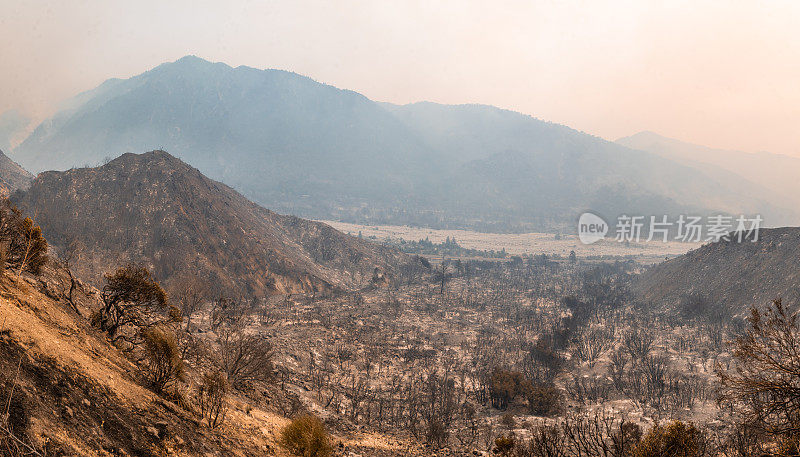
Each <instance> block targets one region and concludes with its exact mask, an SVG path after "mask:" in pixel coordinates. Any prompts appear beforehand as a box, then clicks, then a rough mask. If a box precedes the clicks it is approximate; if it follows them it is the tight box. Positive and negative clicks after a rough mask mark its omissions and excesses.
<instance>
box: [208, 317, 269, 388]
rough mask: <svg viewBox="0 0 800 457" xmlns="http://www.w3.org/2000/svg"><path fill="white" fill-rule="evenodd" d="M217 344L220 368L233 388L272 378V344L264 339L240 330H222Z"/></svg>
mask: <svg viewBox="0 0 800 457" xmlns="http://www.w3.org/2000/svg"><path fill="white" fill-rule="evenodd" d="M218 343H219V356H220V362H221V364H222V366H221V368H222V369H223V370H224V371H225V374H227V376H228V381H230V383H231V384H232V385H233V386H235V387H237V388H240V387H242V386H243V385H244V384H246V383H248V382H263V381H269V380H270V379H271V378H272V374H273V373H272V371H273V370H272V368H273V366H272V356H273V351H272V344H271V343H270V342H269V341H268V340H266V339H265V338H263V337H260V336H257V335H247V334H245V333H244V331H242V330H235V331H228V330H222V331H220V336H219V339H218Z"/></svg>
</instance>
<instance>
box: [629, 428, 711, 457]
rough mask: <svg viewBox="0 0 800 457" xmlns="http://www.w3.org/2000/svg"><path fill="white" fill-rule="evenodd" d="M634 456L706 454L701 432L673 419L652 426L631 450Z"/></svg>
mask: <svg viewBox="0 0 800 457" xmlns="http://www.w3.org/2000/svg"><path fill="white" fill-rule="evenodd" d="M633 455H634V457H701V456H705V455H707V453H706V440H705V436H704V435H703V432H702V431H701V430H700V429H698V428H697V427H695V426H694V425H692V424H691V423H689V424H687V423H684V422H681V421H674V422H672V423H670V424H669V425H667V426H666V427H664V426H661V425H656V426H654V427H653V428H652V429H651V430H650V431H649V432H648V433H647V435H645V437H644V438H642V441H641V442H640V443H639V444H638V445H637V446H636V449H634V451H633Z"/></svg>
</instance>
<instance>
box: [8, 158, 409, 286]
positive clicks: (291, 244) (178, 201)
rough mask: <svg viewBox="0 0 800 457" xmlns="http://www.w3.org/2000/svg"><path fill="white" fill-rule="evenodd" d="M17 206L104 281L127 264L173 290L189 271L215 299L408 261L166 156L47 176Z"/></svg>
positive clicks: (344, 277)
mask: <svg viewBox="0 0 800 457" xmlns="http://www.w3.org/2000/svg"><path fill="white" fill-rule="evenodd" d="M12 200H13V201H14V203H16V204H18V205H19V206H20V207H21V208H23V209H29V210H30V212H31V214H33V212H34V211H35V213H36V214H37V219H36V222H37V223H38V224H40V225H41V227H42V229H43V232H44V234H45V236H47V238H48V240H49V241H50V242H51V243H52V244H53V245H55V246H56V247H57V248H64V247H65V246H67V245H69V244H70V243H73V242H75V241H77V242H79V243H81V244H82V245H83V246H84V252H83V258H82V260H81V261H80V262H76V266H75V268H76V269H77V270H78V272H79V273H80V275H81V276H82V277H84V278H89V279H93V280H95V281H97V280H99V276H100V275H101V274H102V273H104V272H107V271H113V269H115V268H117V267H119V266H121V265H124V264H126V263H129V262H133V263H141V264H144V265H146V266H148V267H149V268H151V269H153V271H154V273H155V275H156V277H158V278H159V280H161V281H162V282H164V284H166V285H168V286H169V285H170V284H171V283H172V282H173V281H174V280H176V279H177V275H180V274H185V273H186V272H191V273H192V274H193V275H196V276H198V277H199V278H200V279H202V280H203V281H205V282H206V283H208V284H210V285H212V286H213V290H214V291H215V293H227V294H231V295H234V296H238V295H243V296H250V297H259V296H265V295H270V294H273V293H296V292H308V293H313V292H330V291H337V290H338V291H344V290H352V289H358V288H361V287H365V286H368V285H370V284H371V281H372V279H373V275H374V273H375V269H376V268H377V269H378V270H379V271H380V272H382V273H385V274H391V272H392V271H393V270H394V268H399V267H400V266H401V265H402V264H403V263H404V262H406V261H407V260H408V257H407V256H406V255H404V254H401V253H399V252H398V251H394V250H392V249H389V248H384V247H381V246H378V245H374V244H372V243H369V242H366V241H361V240H359V239H357V238H355V237H352V236H349V235H345V234H342V233H340V232H338V231H336V230H335V229H333V228H332V227H330V226H328V225H325V224H322V223H318V222H312V221H308V220H304V219H300V218H297V217H294V216H283V215H279V214H276V213H274V212H272V211H269V210H267V209H264V208H262V207H260V206H258V205H256V204H254V203H252V202H250V201H248V200H247V199H245V198H244V197H243V196H241V195H240V194H238V193H237V192H236V191H234V190H233V189H231V188H230V187H228V186H226V185H224V184H221V183H218V182H215V181H213V180H211V179H208V178H206V177H205V176H203V175H202V174H201V173H200V172H199V171H198V170H197V169H195V168H192V167H190V166H188V165H186V164H185V163H184V162H182V161H181V160H179V159H177V158H175V157H173V156H171V155H169V154H168V153H166V152H163V151H153V152H148V153H145V154H138V155H137V154H124V155H122V156H121V157H119V158H117V159H114V160H112V161H111V162H109V163H108V164H106V165H103V166H101V167H98V168H80V169H72V170H69V171H64V172H56V171H50V172H43V173H40V174H39V175H38V176H37V178H36V179H35V180H34V181H33V183H32V185H31V187H30V189H29V190H27V191H24V192H17V193H16V194H15V195H14V196H13V197H12Z"/></svg>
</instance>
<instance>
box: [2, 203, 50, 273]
mask: <svg viewBox="0 0 800 457" xmlns="http://www.w3.org/2000/svg"><path fill="white" fill-rule="evenodd" d="M0 244H2V246H3V250H4V255H5V266H9V267H11V268H14V269H17V271H18V272H22V271H23V270H25V271H29V272H31V273H33V274H39V272H40V271H41V268H42V267H43V266H44V264H45V263H47V241H46V240H45V239H44V236H42V229H41V228H40V227H39V226H38V225H36V224H35V223H34V221H33V220H32V219H31V218H29V217H23V216H22V212H20V210H19V209H17V208H16V207H15V206H13V205H11V204H10V203H8V200H4V201H3V202H2V203H0Z"/></svg>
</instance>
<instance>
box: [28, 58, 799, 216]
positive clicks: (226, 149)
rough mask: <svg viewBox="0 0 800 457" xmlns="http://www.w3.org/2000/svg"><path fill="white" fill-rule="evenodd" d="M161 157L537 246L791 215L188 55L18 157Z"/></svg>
mask: <svg viewBox="0 0 800 457" xmlns="http://www.w3.org/2000/svg"><path fill="white" fill-rule="evenodd" d="M150 149H167V150H169V151H171V152H172V153H174V154H175V155H176V156H177V157H180V158H181V159H183V160H184V161H186V162H187V163H189V164H191V165H193V166H195V167H197V168H199V169H200V170H201V171H202V172H203V173H205V174H207V175H208V176H210V177H211V178H213V179H217V180H220V181H222V182H225V183H226V184H228V185H230V186H232V187H234V188H236V189H237V190H238V191H240V192H242V193H243V194H244V195H246V196H247V197H248V198H250V199H252V200H254V201H256V202H258V203H260V204H262V205H264V206H267V207H269V208H272V209H274V210H276V211H279V212H285V213H291V214H297V215H300V216H304V217H309V218H314V219H338V220H345V221H351V222H361V223H371V224H372V223H374V224H381V223H391V224H413V225H424V226H425V225H426V226H434V227H441V228H476V229H479V230H488V231H540V230H563V229H565V228H569V229H572V226H573V225H574V222H575V220H576V218H577V215H578V214H580V213H581V212H583V211H585V210H588V209H591V210H594V211H595V212H598V213H601V214H603V215H604V216H606V217H607V218H608V219H613V218H615V217H616V216H617V215H618V214H620V213H622V212H628V213H631V212H638V213H641V214H643V215H649V214H675V213H678V212H690V211H691V212H699V213H715V212H728V213H754V212H767V213H769V215H770V216H775V217H784V216H787V215H788V214H791V215H792V216H789V217H793V216H794V215H795V214H794V212H792V211H788V210H785V209H784V208H781V207H780V205H773V204H771V203H770V200H769V198H765V197H764V195H765V194H766V192H765V191H764V190H763V189H762V188H761V187H759V186H758V185H756V184H754V183H751V182H738V181H736V180H728V179H724V177H722V178H723V179H720V178H718V177H715V176H711V175H710V174H708V173H706V172H704V171H701V170H698V169H696V168H693V167H691V166H687V165H683V164H679V163H676V162H675V161H672V160H668V159H664V158H662V157H658V156H657V155H654V154H650V153H646V152H640V151H633V150H631V149H629V148H627V147H623V146H620V145H618V144H615V143H612V142H608V141H605V140H602V139H600V138H597V137H593V136H591V135H587V134H585V133H581V132H578V131H575V130H573V129H570V128H568V127H565V126H561V125H557V124H552V123H548V122H544V121H540V120H538V119H535V118H533V117H531V116H527V115H523V114H520V113H515V112H512V111H508V110H502V109H499V108H494V107H490V106H483V105H456V106H445V105H438V104H434V103H416V104H411V105H405V106H396V105H391V104H387V103H376V102H373V101H372V100H370V99H368V98H366V97H364V96H363V95H360V94H358V93H356V92H353V91H349V90H341V89H337V88H335V87H332V86H329V85H325V84H320V83H318V82H316V81H313V80H312V79H310V78H307V77H304V76H301V75H297V74H295V73H290V72H286V71H282V70H257V69H254V68H250V67H236V68H232V67H230V66H228V65H225V64H223V63H211V62H207V61H205V60H202V59H200V58H197V57H191V56H190V57H185V58H182V59H180V60H178V61H176V62H172V63H167V64H162V65H160V66H158V67H156V68H154V69H152V70H150V71H147V72H145V73H142V74H140V75H138V76H134V77H132V78H129V79H125V80H120V79H113V80H109V81H106V82H105V83H103V84H102V85H100V86H99V87H97V88H96V89H94V90H91V91H88V92H86V93H83V94H80V95H79V96H78V97H76V98H75V99H73V100H72V101H71V102H70V103H69V104H68V105H67V107H66V108H65V109H64V110H62V111H61V112H59V113H58V114H56V115H55V116H53V117H52V118H51V119H48V120H47V121H45V122H43V123H42V124H41V125H40V126H39V127H37V128H36V130H35V131H34V132H33V133H32V134H31V136H29V137H28V138H27V139H26V140H25V141H24V142H23V143H22V144H21V145H20V146H19V147H17V148H15V150H14V151H13V154H14V157H15V158H16V159H17V160H19V161H20V163H22V165H23V166H26V167H28V168H29V169H31V170H34V171H42V170H46V169H61V170H63V169H68V168H70V167H73V166H83V165H85V164H97V163H100V162H101V161H103V160H104V158H107V157H116V156H118V155H119V154H122V153H125V152H130V151H142V150H150ZM732 181H733V182H732ZM776 223H777V222H776Z"/></svg>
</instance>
